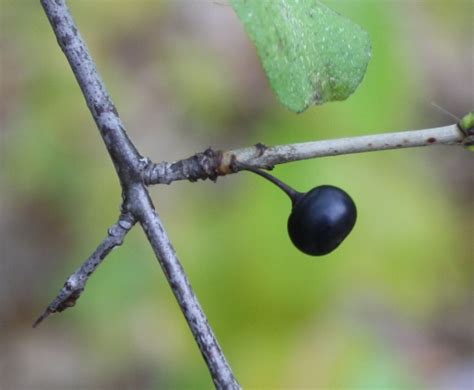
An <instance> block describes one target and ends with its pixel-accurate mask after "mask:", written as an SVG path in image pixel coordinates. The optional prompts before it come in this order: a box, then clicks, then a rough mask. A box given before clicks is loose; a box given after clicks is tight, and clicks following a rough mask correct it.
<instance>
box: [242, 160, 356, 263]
mask: <svg viewBox="0 0 474 390" xmlns="http://www.w3.org/2000/svg"><path fill="white" fill-rule="evenodd" d="M238 166H239V167H240V169H245V170H248V171H251V172H254V173H256V174H258V175H260V176H262V177H264V178H266V179H267V180H269V181H271V182H272V183H274V184H276V185H277V186H278V187H279V188H281V189H282V190H283V191H284V192H285V193H286V194H287V195H288V196H289V197H290V198H291V201H292V203H293V209H292V210H291V214H290V217H289V218H288V234H289V235H290V238H291V241H292V242H293V244H294V245H295V246H296V247H297V248H298V249H299V250H300V251H302V252H304V253H306V254H308V255H311V256H322V255H327V254H328V253H330V252H332V251H333V250H334V249H336V248H337V247H338V246H339V245H340V244H341V242H342V241H344V239H345V238H346V237H347V235H348V234H349V233H350V232H351V230H352V228H353V227H354V225H355V222H356V219H357V210H356V206H355V204H354V201H353V200H352V198H351V197H350V196H349V195H348V194H347V193H346V192H344V191H343V190H341V189H340V188H337V187H333V186H329V185H324V186H319V187H315V188H313V189H312V190H311V191H309V192H307V193H300V192H297V191H295V190H294V189H293V188H291V187H289V186H288V185H286V184H285V183H283V182H281V181H280V180H278V179H277V178H275V177H273V176H272V175H270V174H268V173H267V172H264V171H262V170H260V169H256V168H253V167H250V166H248V165H244V164H238Z"/></svg>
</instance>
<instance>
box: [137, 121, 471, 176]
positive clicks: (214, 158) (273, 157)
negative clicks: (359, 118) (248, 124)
mask: <svg viewBox="0 0 474 390" xmlns="http://www.w3.org/2000/svg"><path fill="white" fill-rule="evenodd" d="M469 136H470V133H469V132H467V131H466V132H465V131H464V130H463V129H462V128H461V127H460V126H459V125H457V124H454V125H451V126H445V127H438V128H434V129H426V130H413V131H401V132H397V133H385V134H375V135H365V136H359V137H351V138H339V139H333V140H324V141H314V142H305V143H298V144H290V145H278V146H272V147H267V146H265V145H263V144H257V145H255V146H251V147H247V148H241V149H234V150H227V151H215V150H212V149H207V150H206V151H204V152H203V153H197V154H195V155H194V156H192V157H189V158H187V159H184V160H180V161H176V162H172V163H169V162H161V163H158V164H150V165H148V166H147V167H146V168H145V170H144V173H143V180H144V182H145V183H146V184H147V185H150V184H169V183H171V182H173V181H176V180H190V181H196V180H199V179H201V180H205V179H211V180H216V178H217V177H218V176H224V175H228V174H230V173H235V172H238V171H239V170H240V168H239V164H238V163H241V164H244V165H249V166H252V167H254V168H264V169H271V168H273V167H274V166H275V165H277V164H283V163H288V162H291V161H298V160H306V159H311V158H318V157H325V156H336V155H342V154H351V153H361V152H374V151H378V150H388V149H401V148H413V147H420V146H432V145H457V144H466V143H467V141H468V140H470V137H469Z"/></svg>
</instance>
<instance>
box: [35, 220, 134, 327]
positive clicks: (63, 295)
mask: <svg viewBox="0 0 474 390" xmlns="http://www.w3.org/2000/svg"><path fill="white" fill-rule="evenodd" d="M135 222H136V221H135V218H134V217H133V215H131V214H122V215H121V216H120V218H119V220H118V222H117V223H116V224H115V225H113V226H111V227H110V228H109V230H108V236H107V237H106V238H105V239H104V241H102V242H101V243H100V244H99V246H98V247H97V249H96V250H95V251H94V253H92V255H91V256H90V257H89V258H88V259H87V260H86V261H85V262H84V264H83V265H82V266H81V267H79V268H78V269H77V270H76V272H74V273H73V274H72V275H71V276H69V278H67V280H66V283H64V286H63V288H62V289H61V290H60V291H59V294H58V295H57V296H56V298H55V299H54V300H53V302H51V304H50V305H49V306H48V307H47V308H46V310H45V311H44V313H43V314H41V316H39V317H38V319H37V320H36V321H35V323H34V324H33V327H34V328H36V327H37V326H38V325H39V324H40V323H41V322H42V321H43V320H44V319H46V317H48V316H49V315H50V314H52V313H57V312H61V311H63V310H66V309H67V308H68V307H72V306H74V305H75V304H76V301H77V300H78V299H79V297H80V296H81V293H82V292H83V291H84V288H85V286H86V283H87V281H88V280H89V277H90V276H91V275H92V273H93V272H94V271H95V270H96V269H97V267H98V266H99V264H100V263H102V261H103V260H104V259H105V257H106V256H107V255H108V254H109V253H110V252H111V251H112V249H114V248H115V247H117V246H120V245H122V243H123V240H124V238H125V236H126V234H127V233H128V231H129V230H130V229H131V228H132V226H133V225H134V224H135Z"/></svg>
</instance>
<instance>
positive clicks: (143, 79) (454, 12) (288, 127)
mask: <svg viewBox="0 0 474 390" xmlns="http://www.w3.org/2000/svg"><path fill="white" fill-rule="evenodd" d="M0 1H1V3H0V4H1V5H0V7H1V8H0V18H1V19H0V20H1V34H0V48H1V80H0V82H1V95H0V96H1V102H0V103H1V104H0V115H1V117H0V123H1V132H2V140H1V142H2V150H1V158H2V160H1V167H0V168H1V171H0V172H1V179H2V182H3V183H4V184H3V185H2V194H1V197H2V222H3V223H4V224H5V226H4V227H3V229H4V230H2V231H7V232H10V233H9V234H8V235H6V234H4V235H3V236H0V242H1V249H2V260H1V267H2V272H0V286H3V287H1V288H2V289H4V290H1V291H3V292H2V294H0V295H1V296H3V298H2V299H1V300H0V318H2V322H0V330H1V332H0V344H1V345H3V346H4V348H2V349H1V350H0V377H1V378H3V380H4V381H5V384H6V386H7V388H8V387H10V388H34V386H39V388H41V387H42V388H64V389H69V388H71V389H72V388H91V389H92V388H102V389H105V388H114V389H117V388H119V389H120V388H146V389H155V388H156V389H158V388H209V387H210V386H211V381H210V379H209V376H208V373H207V370H206V368H205V365H204V362H203V360H202V358H201V356H200V353H199V351H198V349H197V347H196V346H195V344H194V341H193V339H192V336H191V334H190V332H189V330H188V328H187V325H186V323H185V321H184V320H183V318H182V314H181V313H180V312H179V308H178V307H177V305H176V303H175V301H174V298H173V296H172V294H171V292H170V289H169V287H168V286H167V284H166V281H165V279H164V276H163V274H162V272H161V270H160V268H159V265H158V263H157V262H156V260H155V259H154V255H153V253H152V251H151V248H150V247H149V246H148V244H147V242H146V240H145V238H144V236H143V234H142V232H141V231H140V229H139V228H136V229H134V230H133V231H132V232H131V233H130V234H129V236H128V237H127V238H126V241H125V243H124V245H123V246H122V247H121V248H119V249H117V250H115V251H114V252H113V253H112V254H111V255H110V256H109V257H108V258H107V260H106V261H105V262H104V264H103V265H101V267H100V269H99V270H98V271H97V272H96V274H94V276H93V277H92V278H91V280H90V282H89V284H88V286H87V288H86V291H85V292H84V294H83V297H82V298H81V299H80V301H79V304H78V306H77V307H76V308H74V309H71V310H68V311H66V312H65V313H63V314H61V315H57V316H53V317H52V318H51V319H48V321H47V322H46V323H45V324H43V325H42V326H41V327H40V328H39V329H38V330H35V331H34V332H32V331H31V329H30V324H31V322H32V321H33V319H34V317H35V315H37V314H38V313H39V312H40V311H41V310H42V309H43V308H44V306H45V305H46V304H47V303H48V302H49V300H50V299H51V298H52V297H53V296H54V294H55V293H56V292H57V290H58V289H59V288H60V286H61V285H62V283H63V282H64V280H65V278H66V276H67V275H68V274H69V273H71V272H72V271H73V270H74V269H75V268H76V267H77V266H79V264H80V263H81V262H82V261H83V259H85V258H86V257H87V256H88V255H89V253H90V252H91V251H92V250H93V249H94V248H95V245H97V244H98V243H99V241H100V240H101V239H102V238H103V237H104V235H105V234H106V229H107V227H108V226H109V225H111V224H112V223H113V222H114V221H115V219H116V217H117V216H118V212H119V209H118V207H119V202H120V193H119V185H118V181H117V179H116V176H115V173H114V171H113V167H112V164H111V163H110V161H109V158H108V156H107V155H106V152H105V148H104V146H103V145H102V142H101V140H100V137H99V134H98V132H97V131H96V129H95V126H94V123H93V121H92V119H91V117H90V115H89V113H88V111H87V107H86V105H85V103H84V100H83V98H82V96H81V94H80V91H79V88H78V87H77V84H76V83H75V80H74V77H73V75H72V74H71V71H70V69H69V67H68V65H67V63H66V61H65V59H64V57H63V55H62V53H61V52H60V50H59V48H58V47H57V44H56V42H55V39H54V36H53V34H52V33H51V30H50V27H49V25H48V23H47V20H46V18H45V16H44V15H43V12H42V10H41V7H40V5H39V2H27V1H13V0H0ZM117 3H118V4H120V6H116V4H117ZM454 3H455V4H456V7H454V6H451V5H450V4H452V3H450V2H437V1H428V0H426V1H420V2H412V3H411V2H400V3H396V2H372V1H364V0H361V1H357V2H348V1H330V2H327V4H328V5H329V6H331V7H333V8H334V9H335V10H337V11H338V12H341V13H342V14H344V15H347V16H348V17H349V18H351V19H353V20H354V21H355V22H357V23H358V24H360V25H361V26H363V27H364V29H366V30H367V31H368V32H369V34H370V36H371V38H372V45H373V58H372V60H371V63H370V64H369V68H368V71H367V74H366V77H365V79H364V81H363V83H362V85H361V86H360V88H359V89H358V90H357V91H356V93H355V94H354V95H353V96H352V97H351V98H350V99H348V100H347V101H346V102H342V103H334V104H327V105H325V106H322V107H317V108H313V109H310V110H309V111H307V112H306V113H305V114H302V115H295V114H292V113H290V112H288V111H286V110H285V109H284V108H282V107H280V106H278V104H277V103H276V100H275V98H274V97H272V95H271V93H270V92H269V87H268V85H267V83H266V81H265V76H264V75H263V73H262V70H261V69H260V66H259V64H258V61H257V60H256V54H255V52H254V49H253V46H252V45H251V43H250V42H249V40H248V38H247V37H246V36H245V33H244V30H243V27H242V26H241V25H240V23H239V21H238V19H237V17H236V16H235V15H234V14H233V12H232V9H231V8H230V7H229V6H228V5H226V4H225V3H224V4H223V3H222V2H221V1H216V2H214V1H204V0H203V1H184V0H180V1H168V2H165V1H131V0H130V1H126V0H122V1H120V2H112V1H106V0H103V1H94V2H93V1H83V2H71V7H72V11H73V14H74V16H75V18H76V21H77V22H78V25H79V27H80V29H81V32H82V34H83V36H84V37H85V38H86V40H87V42H88V44H89V46H90V49H91V51H92V53H93V55H94V58H95V59H96V61H97V64H98V68H99V70H100V71H101V72H102V74H103V77H104V79H105V82H106V84H107V85H108V87H109V89H110V91H111V93H112V96H113V98H114V100H115V103H116V104H117V107H118V110H119V112H120V113H121V116H122V118H123V120H124V122H125V123H126V124H127V127H128V132H129V134H130V136H131V138H132V139H133V140H134V141H135V142H136V144H137V146H138V148H139V149H140V150H141V151H143V153H145V154H147V155H149V156H150V157H151V158H152V159H153V160H155V161H161V160H175V159H179V158H183V157H187V156H189V155H190V154H192V153H195V152H198V151H202V150H204V149H205V148H207V147H208V146H210V145H212V146H213V147H216V148H232V147H240V146H246V145H250V144H255V143H257V142H263V143H265V144H267V145H272V144H284V143H291V142H303V141H308V140H314V139H324V138H333V137H339V136H350V135H359V134H367V133H376V132H383V131H395V130H402V129H409V128H413V127H420V128H421V127H429V126H437V125H443V124H446V123H449V122H450V119H449V118H444V117H442V116H441V115H439V114H438V113H437V112H435V111H434V110H432V109H429V108H428V106H429V103H430V101H432V100H436V101H437V103H439V104H441V105H443V104H447V105H449V103H450V102H455V101H457V100H456V99H455V98H450V96H455V97H456V96H457V95H459V94H460V92H459V91H461V90H462V87H463V86H464V85H465V83H469V82H470V83H471V86H472V73H471V80H459V79H456V78H454V76H453V74H454V73H456V69H457V68H456V66H458V67H459V68H463V67H464V64H465V61H469V58H466V57H465V56H462V55H459V56H458V58H456V60H457V61H458V62H455V63H454V65H452V66H454V68H452V67H451V68H449V69H445V73H446V74H447V77H451V78H452V79H451V80H450V83H451V84H450V85H451V86H452V90H449V91H446V97H445V98H444V99H445V100H442V99H443V96H438V95H436V94H435V92H436V89H435V86H436V85H437V84H438V82H440V80H439V79H438V78H437V77H436V75H438V76H439V74H436V73H433V74H434V75H435V76H433V74H432V75H431V76H430V75H429V74H426V73H425V72H424V71H422V68H421V67H420V65H419V64H420V63H422V62H423V65H426V64H428V65H429V64H431V62H430V61H432V62H433V63H434V62H440V61H441V59H440V58H438V57H436V56H437V51H436V50H434V51H433V52H430V55H431V56H432V57H430V58H426V57H421V56H420V57H418V56H417V48H416V45H415V44H416V42H417V39H418V40H421V44H422V45H424V41H423V37H424V35H423V31H422V30H420V31H418V30H417V29H418V28H421V27H420V26H422V25H429V26H431V27H432V28H433V26H435V27H434V31H436V32H438V34H439V36H440V37H442V38H443V40H442V42H448V44H450V45H453V47H454V46H455V45H458V44H459V42H465V43H466V45H467V47H470V48H471V49H472V43H473V42H472V39H473V38H472V36H470V39H469V38H468V37H466V31H469V29H470V27H469V26H470V25H471V24H472V22H473V20H472V12H471V11H472V2H470V1H455V2H454ZM470 12H471V13H470ZM469 13H470V15H471V16H470V17H469V16H468V15H469ZM429 31H432V30H429ZM418 33H419V34H418ZM407 36H408V37H412V39H411V40H408V39H407ZM439 36H437V35H435V36H432V37H431V39H433V41H434V42H438V41H437V39H438V38H439ZM440 39H441V38H440ZM434 47H436V48H437V49H439V47H437V46H436V45H435V46H434ZM463 61H464V62H463ZM456 64H457V65H456ZM471 65H472V61H471ZM430 77H431V78H430ZM472 101H473V97H472V91H471V92H470V95H469V96H468V99H464V101H462V100H461V103H460V104H458V105H456V106H455V107H454V109H453V107H449V108H450V109H451V110H454V111H455V114H460V115H462V114H465V113H466V112H467V111H468V110H469V109H471V108H472ZM467 155H468V152H466V151H464V150H462V149H457V148H451V149H449V150H448V148H442V147H440V148H431V149H430V150H397V151H389V152H379V153H368V154H360V155H351V156H340V157H331V158H325V159H319V160H312V161H304V162H297V163H292V164H286V165H284V166H280V167H278V168H276V169H275V171H274V173H275V175H277V176H278V177H279V178H281V179H282V180H285V181H287V182H288V183H289V184H290V185H292V186H294V187H295V188H296V189H300V190H305V189H308V188H311V187H313V186H315V185H319V184H332V185H337V186H340V187H341V188H343V189H344V190H346V191H347V192H348V193H349V194H351V196H352V197H353V198H354V200H355V201H356V204H357V206H358V215H359V220H358V222H357V224H356V227H355V229H354V231H353V233H352V234H351V236H350V237H348V239H347V240H346V241H345V242H344V243H343V244H342V246H341V247H340V248H339V249H338V250H337V251H335V252H334V253H333V254H330V255H329V256H327V257H324V258H310V257H308V256H305V255H303V254H301V253H299V252H298V251H297V250H296V249H295V248H294V247H293V246H292V245H291V243H290V240H289V238H288V236H287V233H286V219H287V217H288V215H289V211H290V204H289V202H288V200H287V199H286V197H285V196H284V195H283V194H281V193H280V192H279V191H276V190H275V189H274V188H273V187H272V186H271V185H270V184H268V183H266V182H264V181H263V180H261V179H260V178H258V177H256V176H254V175H249V174H247V173H242V174H239V175H233V176H231V177H226V178H222V179H219V180H218V182H217V183H215V184H213V183H210V182H206V183H202V182H201V183H196V184H190V183H173V185H171V186H169V187H168V186H160V187H156V188H153V189H152V195H153V198H154V200H155V201H156V207H157V210H158V212H159V213H160V214H161V216H162V218H163V220H164V223H165V226H166V227H167V229H168V231H169V234H170V237H171V239H172V241H173V243H174V245H175V247H176V249H177V252H178V254H179V256H180V258H181V260H182V262H183V264H184V267H185V269H186V270H187V272H188V274H189V277H190V280H191V282H192V284H193V286H194V288H195V290H196V292H197V295H198V297H199V298H200V301H201V303H202V305H203V307H204V309H205V311H206V313H207V315H208V317H209V320H210V323H211V325H212V326H213V328H214V330H215V332H216V334H217V337H218V339H219V341H220V343H221V346H222V347H223V350H224V352H225V353H226V356H227V357H228V359H229V361H230V363H231V365H232V367H233V369H234V371H235V374H236V376H237V377H238V379H239V381H240V382H241V384H242V385H244V386H245V387H246V388H275V387H281V388H289V387H292V388H297V387H313V388H364V389H365V388H419V387H420V386H428V387H429V386H431V385H433V383H434V382H433V381H437V380H442V379H444V377H445V376H447V375H448V374H449V373H451V372H452V371H453V370H454V371H455V370H456V369H457V368H459V367H461V366H462V365H463V364H466V362H469V361H472V360H470V359H472V357H473V351H472V348H471V349H469V347H467V346H468V345H472V341H470V340H471V339H470V337H471V336H472V333H470V332H469V331H467V335H466V331H465V329H466V328H463V327H462V326H461V327H460V328H459V329H458V328H452V327H451V325H452V324H454V322H455V321H454V319H456V318H460V319H461V320H462V319H463V318H466V317H464V316H465V315H467V314H466V313H467V312H469V310H466V309H465V306H464V305H465V303H466V302H469V300H470V298H471V297H472V294H473V289H472V282H473V276H474V274H473V268H472V249H473V248H472V233H473V231H472V228H473V226H472V216H473V215H472V211H473V210H472V201H471V200H469V199H472V184H473V183H472V175H468V176H467V180H466V177H465V176H462V170H461V167H464V169H465V170H466V171H467V172H469V171H470V172H472V169H470V167H471V168H472V158H471V159H470V160H467V158H469V157H466V156H467ZM448 168H449V169H448ZM459 175H461V176H459ZM457 177H460V179H459V180H458V179H456V178H457ZM463 178H464V179H463ZM452 183H456V186H453V184H452ZM465 199H468V201H465ZM51 216H54V218H52V217H51ZM7 221H10V222H8V223H7ZM13 221H14V224H13ZM13 226H15V229H13ZM0 227H1V226H0ZM39 232H41V233H42V235H41V240H37V239H36V238H35V237H37V235H38V234H39ZM23 247H24V248H29V251H27V252H26V253H25V252H22V251H21V250H20V249H21V248H23ZM20 264H24V266H22V267H20V266H19V265H20ZM11 307H14V308H15V309H14V310H13V311H12V310H11ZM7 308H8V310H7ZM448 309H449V310H448ZM447 313H450V314H449V317H448V318H447V316H448V314H447ZM461 322H462V323H467V324H469V323H470V317H467V319H464V321H461ZM440 324H441V325H440ZM467 328H468V329H469V326H468V327H467ZM453 329H454V330H453ZM439 334H441V335H444V336H443V337H441V336H439ZM451 334H452V335H453V336H450V337H448V336H447V335H451ZM470 335H471V336H470ZM451 340H454V341H451ZM456 340H457V341H456ZM466 340H467V341H466ZM469 343H471V344H469ZM460 351H464V352H463V353H461V352H460ZM466 351H467V352H466ZM38 356H43V357H42V358H41V359H38ZM19 357H21V359H20V358H19ZM28 357H30V358H28ZM68 362H72V363H71V364H70V365H69V366H68V364H69V363H68ZM78 367H81V369H80V370H78V369H77V368H78ZM454 388H460V387H458V386H454Z"/></svg>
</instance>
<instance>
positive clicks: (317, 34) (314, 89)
mask: <svg viewBox="0 0 474 390" xmlns="http://www.w3.org/2000/svg"><path fill="white" fill-rule="evenodd" d="M230 3H231V4H232V6H233V8H234V10H235V12H236V13H237V15H238V16H239V18H240V20H241V21H242V22H243V24H244V26H245V28H246V30H247V33H248V34H249V35H250V38H251V39H252V41H253V42H254V44H255V46H256V48H257V51H258V54H259V56H260V60H261V62H262V65H263V68H264V69H265V72H266V74H267V77H268V79H269V81H270V84H271V86H272V88H273V90H274V91H275V93H276V94H277V96H278V98H279V99H280V101H281V103H282V104H283V105H285V106H286V107H288V108H289V109H290V110H292V111H296V112H302V111H304V110H305V109H306V108H308V106H310V105H311V104H322V103H324V102H328V101H334V100H344V99H346V98H347V97H348V96H349V95H351V94H352V93H353V92H354V91H355V90H356V88H357V86H358V85H359V84H360V82H361V80H362V78H363V77H364V74H365V71H366V69H367V64H368V62H369V59H370V51H371V46H370V38H369V35H368V34H367V33H366V32H365V31H364V30H363V29H362V28H360V27H359V26H358V25H357V24H355V23H353V22H352V21H350V20H348V19H346V18H344V17H343V16H341V15H339V14H337V13H336V12H334V11H332V10H331V9H329V8H327V7H326V6H325V5H323V4H321V3H320V2H319V1H317V0H230Z"/></svg>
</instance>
